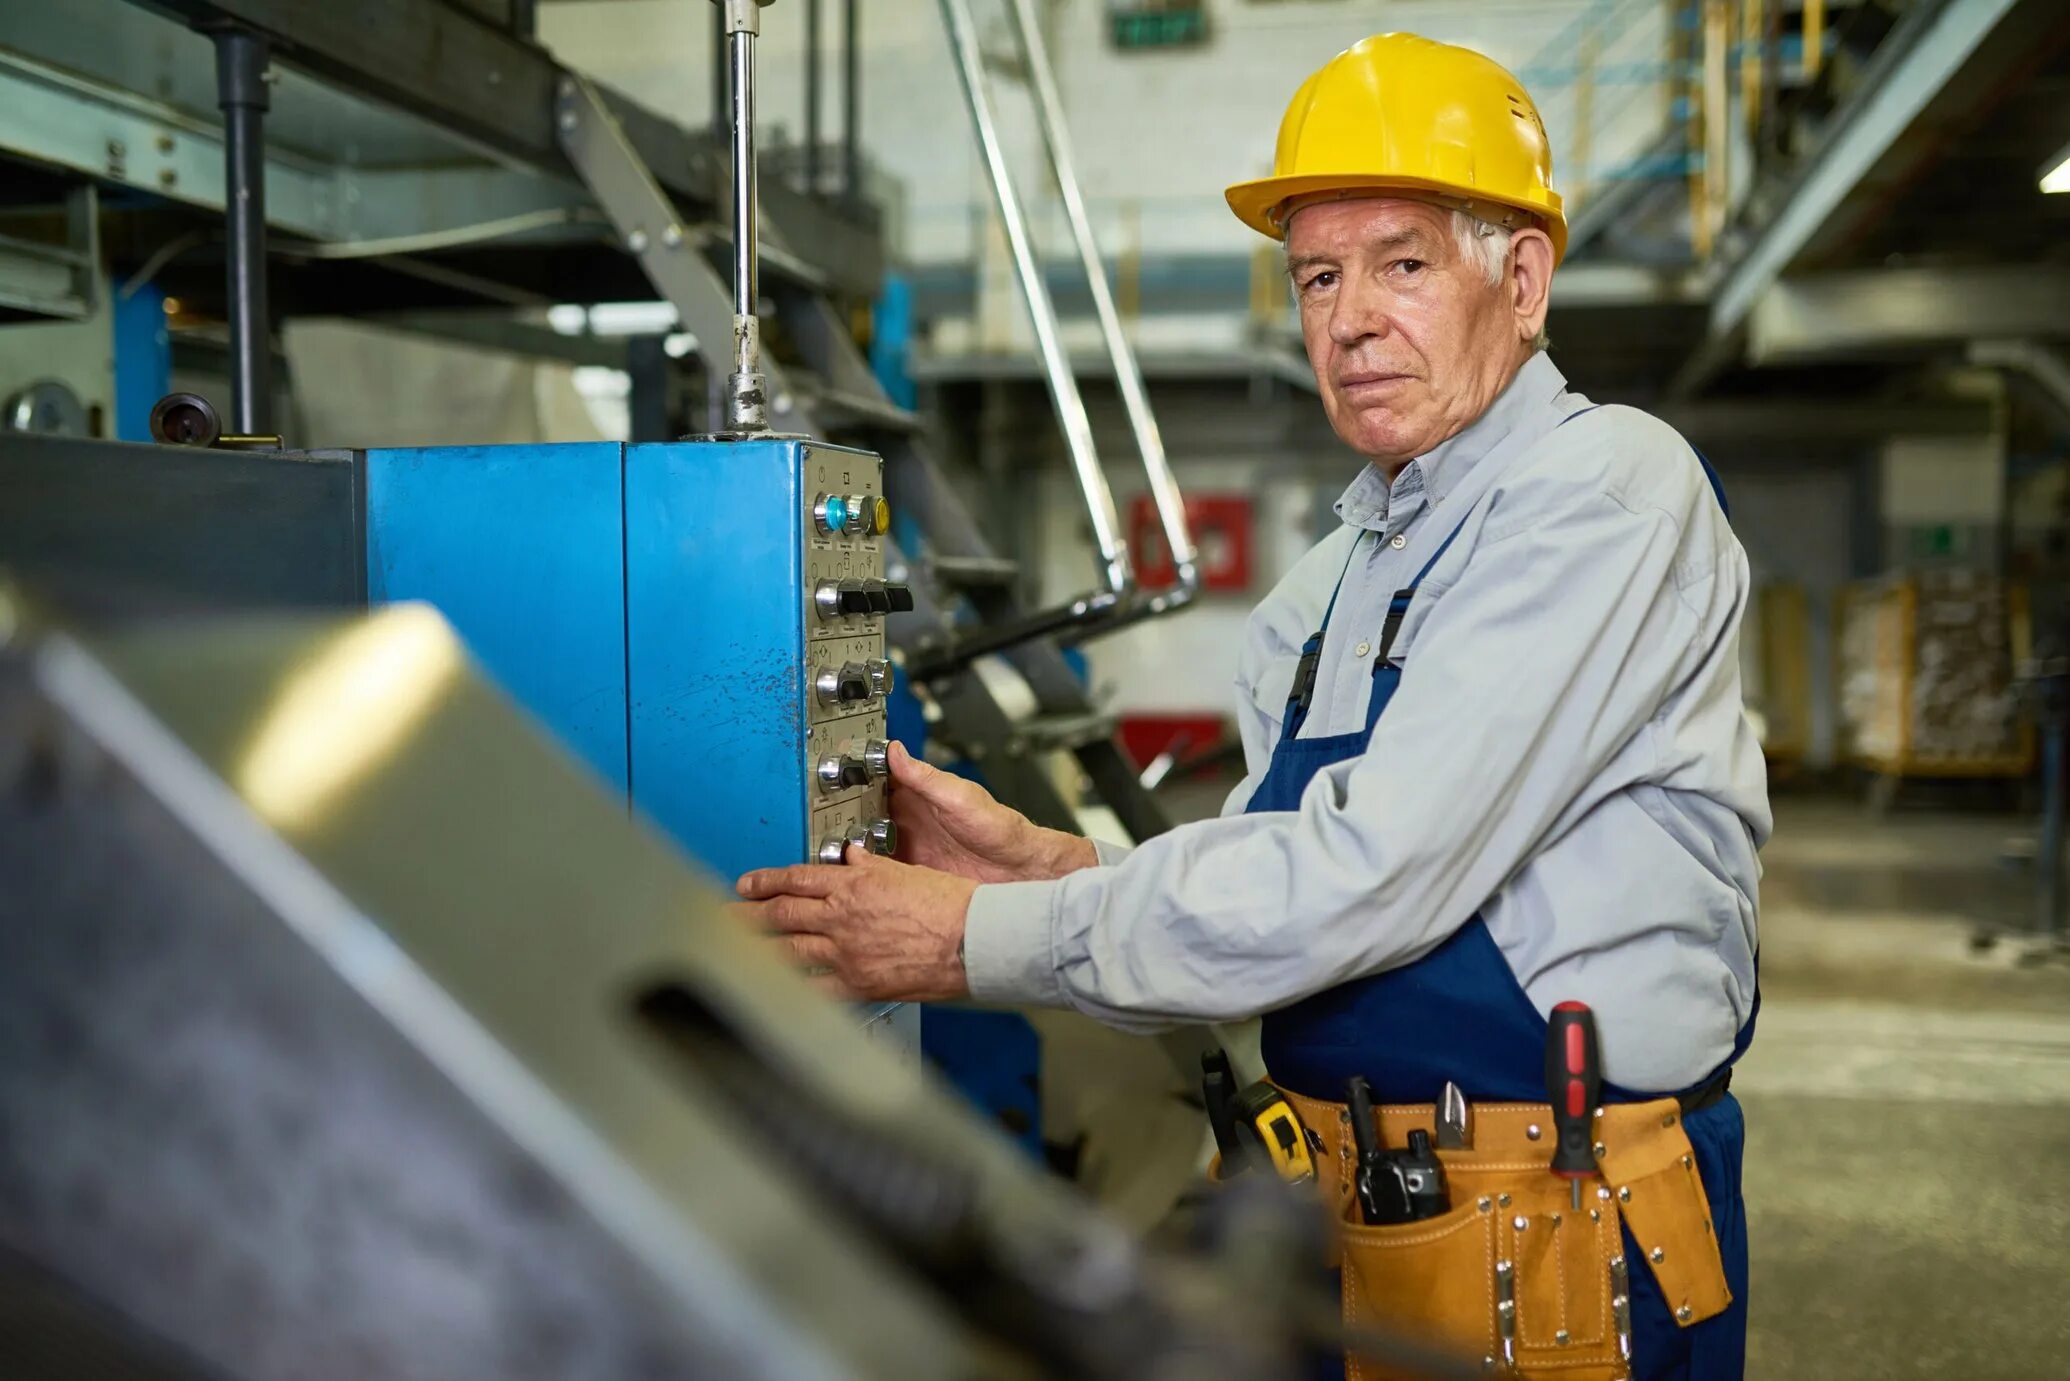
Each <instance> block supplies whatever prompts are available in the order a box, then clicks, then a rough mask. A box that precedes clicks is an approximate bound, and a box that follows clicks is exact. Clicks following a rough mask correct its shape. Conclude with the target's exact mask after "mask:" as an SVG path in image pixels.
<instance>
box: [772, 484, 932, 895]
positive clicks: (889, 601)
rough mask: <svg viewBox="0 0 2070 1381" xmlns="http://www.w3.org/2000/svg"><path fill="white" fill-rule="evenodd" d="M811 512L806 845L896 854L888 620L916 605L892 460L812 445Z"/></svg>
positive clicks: (819, 855) (833, 859) (807, 523)
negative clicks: (900, 559) (889, 573)
mask: <svg viewBox="0 0 2070 1381" xmlns="http://www.w3.org/2000/svg"><path fill="white" fill-rule="evenodd" d="M801 458H802V465H803V470H804V473H803V474H802V475H801V476H800V480H801V483H800V486H799V489H798V493H799V496H800V498H801V499H802V500H803V506H804V511H803V513H802V514H801V515H800V517H801V521H800V523H799V530H800V535H801V536H802V538H803V540H804V545H805V551H804V558H805V559H804V562H803V563H802V569H803V571H804V575H805V580H804V597H805V598H804V608H803V609H802V610H801V614H802V617H803V621H804V625H805V668H804V673H805V674H804V685H803V687H802V688H801V689H802V690H803V693H804V700H805V715H804V720H805V725H806V744H805V749H806V757H805V761H806V767H807V774H806V793H807V798H808V804H807V816H808V820H809V824H808V828H807V839H806V848H807V849H808V850H809V856H810V857H812V858H814V859H816V860H818V861H819V862H822V863H840V862H841V861H843V859H844V858H846V856H847V850H848V848H849V846H850V845H851V844H854V845H860V846H861V847H863V848H866V849H869V850H870V851H872V852H873V853H879V854H889V853H891V851H892V850H893V849H895V848H896V847H897V845H898V830H897V827H896V826H895V825H893V824H892V822H891V819H890V815H889V812H888V811H887V809H886V806H885V797H884V789H885V787H884V784H885V779H886V778H887V777H888V776H889V775H890V773H891V759H890V743H889V740H888V734H887V733H886V727H885V701H886V699H887V698H888V697H889V696H890V694H891V690H892V685H893V677H894V672H893V669H892V665H891V660H890V654H889V653H888V651H887V647H888V644H887V643H886V641H885V636H884V619H885V616H886V615H888V614H893V613H900V612H903V611H905V610H908V609H911V608H912V607H913V595H912V591H911V590H910V589H908V588H907V587H906V586H904V585H901V584H897V583H894V582H889V581H886V580H885V578H884V542H883V537H884V535H885V533H887V532H889V531H890V529H891V505H890V504H889V503H888V502H887V501H886V500H885V498H884V489H883V485H884V464H883V462H882V461H881V460H880V459H879V458H878V457H876V456H874V455H869V454H867V453H864V452H857V451H845V450H832V449H825V448H821V447H818V446H811V445H808V446H805V447H803V448H801Z"/></svg>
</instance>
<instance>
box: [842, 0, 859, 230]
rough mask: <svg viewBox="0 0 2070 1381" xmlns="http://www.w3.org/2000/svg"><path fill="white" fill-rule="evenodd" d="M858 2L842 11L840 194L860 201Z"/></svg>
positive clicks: (846, 1)
mask: <svg viewBox="0 0 2070 1381" xmlns="http://www.w3.org/2000/svg"><path fill="white" fill-rule="evenodd" d="M857 2H858V0H842V9H841V195H842V196H843V197H844V198H846V199H847V200H848V201H850V202H855V201H859V200H861V198H862V44H861V40H860V39H859V38H858V36H857V34H856V24H857V23H858V20H857V18H856V9H857Z"/></svg>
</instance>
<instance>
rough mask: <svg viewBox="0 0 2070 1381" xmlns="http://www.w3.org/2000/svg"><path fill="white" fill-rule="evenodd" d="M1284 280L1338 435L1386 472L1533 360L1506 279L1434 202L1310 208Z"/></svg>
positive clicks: (1450, 431)
mask: <svg viewBox="0 0 2070 1381" xmlns="http://www.w3.org/2000/svg"><path fill="white" fill-rule="evenodd" d="M1287 271H1288V273H1289V274H1290V275H1291V276H1292V278H1293V281H1294V296H1295V300H1296V301H1297V302H1298V303H1299V304H1300V307H1301V335H1302V339H1303V340H1304V341H1305V342H1306V343H1307V347H1308V362H1309V364H1310V365H1312V366H1314V368H1315V381H1316V384H1317V385H1318V387H1319V388H1320V390H1321V393H1322V400H1323V408H1324V410H1325V411H1326V412H1328V413H1329V417H1330V425H1331V426H1332V427H1334V428H1336V430H1337V435H1339V436H1341V437H1343V438H1344V440H1345V442H1346V444H1348V445H1350V446H1351V447H1352V449H1354V450H1356V451H1358V452H1359V453H1361V454H1362V455H1366V456H1369V457H1371V458H1372V459H1374V460H1376V461H1379V462H1381V463H1382V464H1383V465H1387V466H1390V467H1399V466H1401V465H1403V464H1406V463H1407V462H1408V461H1410V460H1413V459H1414V458H1415V457H1417V456H1420V455H1422V454H1424V453H1425V452H1427V451H1429V450H1431V449H1432V448H1433V447H1435V446H1437V445H1438V444H1439V443H1440V442H1442V441H1444V440H1446V439H1447V438H1449V437H1452V436H1454V435H1456V434H1457V433H1458V432H1460V431H1461V430H1463V429H1464V428H1465V427H1466V426H1467V425H1468V424H1469V423H1471V422H1472V421H1473V420H1474V419H1475V418H1477V417H1479V416H1480V415H1481V413H1482V412H1484V411H1485V410H1486V409H1487V407H1488V405H1489V404H1490V403H1492V402H1494V401H1495V398H1496V396H1497V395H1498V394H1500V393H1501V392H1502V390H1503V389H1504V388H1505V387H1506V386H1507V385H1508V383H1509V380H1510V378H1511V377H1512V376H1513V375H1514V374H1515V373H1516V371H1517V369H1518V367H1519V366H1520V365H1521V364H1522V363H1523V361H1524V359H1525V358H1527V351H1526V348H1525V341H1526V340H1527V339H1528V338H1527V337H1526V336H1524V335H1522V334H1521V333H1520V330H1519V326H1520V323H1519V318H1518V312H1517V309H1516V293H1515V289H1514V286H1513V284H1512V283H1511V281H1510V277H1509V275H1508V274H1505V275H1504V276H1503V278H1502V280H1501V281H1499V282H1497V283H1494V284H1490V283H1489V282H1488V280H1487V277H1486V276H1485V274H1484V273H1483V271H1482V269H1481V267H1480V265H1479V263H1478V262H1476V261H1475V260H1474V259H1472V258H1469V257H1467V256H1464V255H1462V254H1461V253H1460V249H1459V243H1458V241H1457V240H1456V239H1455V238H1454V236H1453V233H1452V213H1451V212H1450V211H1447V210H1445V209H1443V208H1440V207H1436V206H1432V205H1430V204H1429V203H1427V202H1420V201H1405V200H1401V199H1399V198H1393V197H1375V198H1366V199H1360V200H1355V201H1326V202H1318V203H1316V204H1315V205H1313V206H1307V207H1303V208H1301V209H1300V210H1299V211H1297V212H1295V214H1294V218H1293V221H1292V223H1291V224H1289V225H1288V227H1287ZM1531 330H1532V333H1533V334H1535V332H1536V326H1535V324H1534V325H1532V327H1531Z"/></svg>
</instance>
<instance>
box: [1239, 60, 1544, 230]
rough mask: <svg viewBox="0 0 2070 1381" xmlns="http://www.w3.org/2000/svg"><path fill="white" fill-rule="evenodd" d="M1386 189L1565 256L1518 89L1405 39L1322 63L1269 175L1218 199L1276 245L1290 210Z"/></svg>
mask: <svg viewBox="0 0 2070 1381" xmlns="http://www.w3.org/2000/svg"><path fill="white" fill-rule="evenodd" d="M1390 192H1392V193H1399V194H1405V195H1411V196H1413V195H1417V194H1419V193H1421V194H1429V195H1432V196H1434V197H1435V198H1436V199H1438V200H1441V201H1445V202H1449V203H1452V204H1456V205H1459V206H1461V207H1463V208H1464V209H1467V210H1471V211H1473V212H1475V213H1476V214H1477V215H1480V216H1482V217H1483V218H1484V219H1487V220H1492V221H1495V222H1497V223H1506V224H1511V225H1517V224H1523V223H1524V222H1525V220H1526V219H1529V220H1535V221H1537V222H1538V223H1539V224H1540V225H1542V226H1543V227H1544V229H1545V232H1546V234H1547V235H1549V236H1551V237H1552V242H1553V261H1554V262H1555V263H1558V262H1559V260H1560V258H1561V257H1562V256H1564V255H1565V254H1566V252H1567V217H1566V216H1565V215H1564V214H1563V213H1562V212H1561V210H1560V194H1559V193H1558V192H1555V191H1554V190H1553V189H1552V150H1551V149H1550V148H1549V147H1548V146H1547V144H1546V139H1545V122H1544V121H1542V120H1540V119H1539V118H1538V107H1537V106H1535V105H1533V104H1532V103H1531V97H1530V95H1529V94H1528V93H1526V92H1525V90H1524V87H1523V83H1521V82H1519V81H1518V80H1517V79H1516V78H1515V77H1513V76H1511V75H1510V74H1509V73H1508V72H1507V71H1506V70H1505V69H1504V68H1503V67H1501V66H1500V65H1499V64H1497V63H1496V62H1494V61H1492V60H1490V59H1488V58H1486V57H1483V56H1482V55H1481V54H1479V53H1476V52H1474V51H1473V50H1472V49H1470V48H1459V47H1455V46H1453V45H1452V44H1449V43H1437V42H1433V41H1432V40H1430V39H1427V38H1419V37H1417V36H1416V35H1415V34H1375V35H1373V36H1372V37H1371V38H1366V39H1361V40H1360V41H1359V42H1357V43H1355V44H1353V45H1352V46H1351V47H1349V48H1346V49H1345V50H1344V51H1343V52H1341V53H1339V54H1337V56H1335V57H1333V58H1331V59H1330V60H1329V61H1328V62H1326V63H1324V64H1323V66H1322V68H1321V70H1319V71H1317V72H1316V73H1315V75H1314V76H1312V77H1310V78H1309V79H1308V80H1307V81H1305V82H1303V83H1301V89H1300V90H1299V91H1296V92H1295V93H1294V99H1293V102H1292V103H1291V104H1289V105H1288V106H1287V113H1286V118H1285V119H1283V120H1281V121H1280V124H1279V147H1278V149H1277V151H1276V152H1275V153H1274V155H1273V160H1272V176H1271V177H1264V178H1259V179H1257V180H1256V181H1254V182H1239V183H1237V184H1236V185H1235V186H1234V187H1231V188H1230V189H1229V191H1228V193H1227V196H1228V198H1229V209H1230V210H1232V211H1234V212H1235V213H1236V215H1237V219H1239V220H1241V221H1242V222H1243V223H1244V224H1245V225H1247V226H1249V227H1251V229H1253V230H1256V231H1259V232H1260V233H1262V234H1265V235H1270V236H1271V237H1272V238H1273V239H1275V240H1279V239H1284V238H1286V220H1287V212H1288V204H1289V203H1290V202H1297V201H1303V200H1306V199H1310V198H1329V197H1358V196H1382V195H1386V194H1387V193H1390ZM1519 212H1521V213H1523V214H1522V216H1519V215H1518V213H1519Z"/></svg>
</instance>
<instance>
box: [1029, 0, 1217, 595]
mask: <svg viewBox="0 0 2070 1381" xmlns="http://www.w3.org/2000/svg"><path fill="white" fill-rule="evenodd" d="M1009 8H1010V9H1011V10H1012V11H1013V18H1014V31H1015V33H1016V35H1017V37H1018V38H1019V41H1020V47H1021V58H1022V60H1023V61H1024V62H1026V64H1027V66H1028V78H1029V86H1030V89H1031V90H1032V92H1033V94H1034V97H1035V114H1036V117H1037V123H1038V124H1040V126H1041V128H1042V142H1043V144H1044V145H1045V146H1046V147H1047V148H1048V150H1049V161H1050V164H1051V166H1052V167H1053V168H1054V169H1055V171H1056V179H1057V191H1058V193H1059V194H1060V195H1061V197H1062V199H1063V203H1064V219H1065V220H1066V221H1068V222H1069V223H1070V226H1071V238H1072V240H1073V241H1074V242H1075V243H1076V244H1077V246H1078V259H1079V262H1080V263H1081V264H1083V265H1084V267H1085V278H1086V286H1087V287H1088V288H1090V289H1091V291H1092V300H1093V312H1094V314H1095V315H1096V316H1097V317H1098V318H1099V321H1100V335H1101V336H1102V337H1104V338H1105V340H1106V343H1107V357H1108V358H1109V359H1111V360H1112V361H1113V362H1114V383H1115V386H1116V387H1117V388H1118V389H1119V390H1120V392H1121V402H1122V406H1123V408H1124V409H1125V410H1126V411H1127V413H1128V423H1129V429H1130V430H1131V431H1132V432H1134V433H1135V439H1136V450H1137V451H1138V452H1140V453H1141V454H1142V457H1143V472H1144V475H1145V476H1146V478H1147V479H1148V481H1149V485H1150V498H1151V501H1152V502H1153V503H1154V504H1155V505H1156V506H1157V517H1158V522H1159V523H1160V525H1161V526H1162V527H1163V528H1164V540H1165V543H1166V545H1167V546H1169V547H1170V548H1171V554H1172V569H1173V570H1174V571H1175V572H1176V573H1177V575H1178V580H1179V585H1180V588H1182V589H1184V590H1186V591H1187V592H1188V593H1189V594H1190V593H1191V592H1192V591H1194V590H1196V589H1198V588H1199V586H1200V571H1199V568H1198V566H1197V564H1196V558H1195V553H1194V547H1193V534H1192V532H1191V530H1190V529H1189V528H1188V527H1187V524H1186V503H1185V500H1184V499H1183V498H1181V497H1180V494H1179V485H1178V481H1177V480H1176V479H1175V478H1173V476H1172V467H1171V461H1170V459H1169V458H1168V457H1167V456H1166V455H1165V450H1164V438H1163V436H1162V435H1161V434H1160V433H1159V432H1158V429H1157V416H1156V414H1155V413H1153V412H1152V411H1151V410H1150V393H1149V390H1148V389H1147V388H1145V387H1144V384H1143V370H1142V367H1141V365H1140V364H1139V363H1138V362H1137V360H1136V352H1135V349H1134V347H1133V346H1131V345H1130V344H1129V340H1128V336H1127V335H1126V334H1125V333H1124V332H1123V330H1122V326H1121V314H1120V312H1119V311H1117V310H1116V309H1115V305H1114V294H1113V293H1112V291H1110V290H1109V288H1108V286H1107V270H1106V267H1105V265H1103V264H1102V263H1101V261H1100V246H1099V242H1098V241H1097V240H1095V239H1094V238H1093V230H1092V217H1091V216H1089V215H1087V214H1086V209H1085V196H1084V194H1083V192H1082V191H1081V190H1080V188H1079V182H1078V168H1077V160H1076V158H1075V157H1074V156H1073V153H1072V148H1071V132H1070V129H1069V127H1068V126H1067V125H1066V124H1065V123H1064V100H1063V96H1062V95H1061V94H1060V92H1059V91H1058V88H1057V77H1056V71H1055V69H1054V68H1052V67H1051V66H1050V61H1049V48H1048V45H1046V44H1045V43H1044V42H1043V41H1042V33H1041V30H1040V29H1039V28H1037V27H1036V20H1035V8H1034V5H1033V4H1032V2H1031V0H1010V4H1009Z"/></svg>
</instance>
